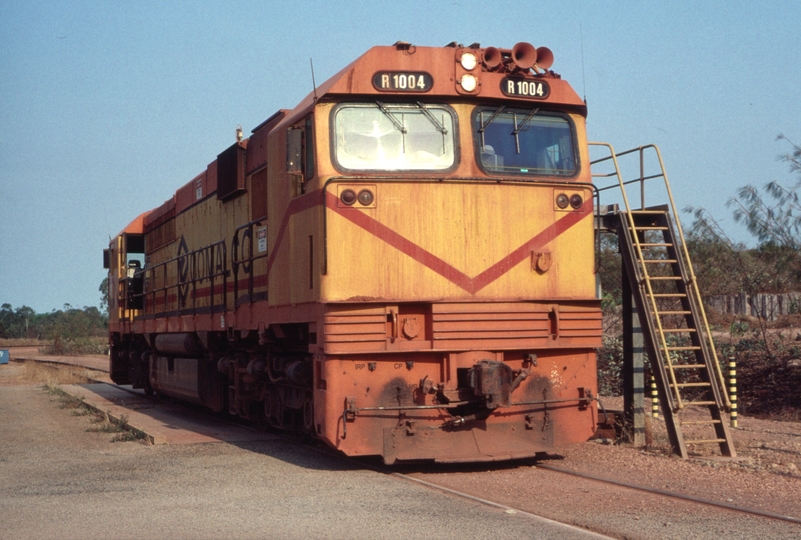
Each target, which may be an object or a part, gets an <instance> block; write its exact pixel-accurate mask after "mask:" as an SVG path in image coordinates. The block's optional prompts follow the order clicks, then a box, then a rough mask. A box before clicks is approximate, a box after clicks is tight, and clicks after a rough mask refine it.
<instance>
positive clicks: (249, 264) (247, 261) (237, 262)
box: [231, 216, 270, 305]
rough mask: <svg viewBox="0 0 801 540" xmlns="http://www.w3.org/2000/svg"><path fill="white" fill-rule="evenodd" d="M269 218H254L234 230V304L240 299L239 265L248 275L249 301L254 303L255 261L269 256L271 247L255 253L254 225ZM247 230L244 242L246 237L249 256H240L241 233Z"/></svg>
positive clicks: (232, 261)
mask: <svg viewBox="0 0 801 540" xmlns="http://www.w3.org/2000/svg"><path fill="white" fill-rule="evenodd" d="M266 220H267V216H262V217H260V218H258V219H254V220H253V221H250V222H248V223H245V224H244V225H240V226H239V227H237V228H236V230H235V231H234V238H233V241H232V243H231V250H232V253H231V266H233V270H234V305H236V302H238V301H239V267H240V266H241V267H242V270H243V272H244V273H245V274H247V275H248V303H250V304H252V303H253V278H254V272H253V262H254V261H257V260H259V259H263V258H265V257H268V256H269V254H270V250H269V249H265V250H264V253H263V254H262V255H255V256H254V254H253V227H254V226H256V225H261V224H262V223H263V222H264V221H266ZM243 231H246V233H245V234H243V235H242V237H243V238H242V242H244V240H245V238H247V241H248V256H247V258H241V259H240V258H238V257H239V248H240V240H239V237H240V233H241V232H243ZM241 247H242V248H243V249H242V255H244V245H242V246H241Z"/></svg>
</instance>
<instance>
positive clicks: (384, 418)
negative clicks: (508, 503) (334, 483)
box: [104, 42, 602, 464]
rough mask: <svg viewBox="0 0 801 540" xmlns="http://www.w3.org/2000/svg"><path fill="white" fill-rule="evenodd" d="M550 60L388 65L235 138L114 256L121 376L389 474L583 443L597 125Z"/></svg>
mask: <svg viewBox="0 0 801 540" xmlns="http://www.w3.org/2000/svg"><path fill="white" fill-rule="evenodd" d="M552 63H553V54H552V53H551V51H550V50H549V49H547V48H546V47H539V48H536V47H534V46H532V45H530V44H528V43H518V44H517V45H515V46H514V47H513V48H511V49H504V48H496V47H481V46H480V45H479V44H473V45H470V46H463V45H460V44H457V43H451V44H449V45H447V46H445V47H422V46H420V47H418V46H415V45H412V44H409V43H404V42H397V43H395V44H394V45H392V46H377V47H373V48H372V49H370V50H368V51H367V52H366V53H365V54H363V55H362V56H361V57H359V58H358V59H356V60H355V61H354V62H352V63H351V64H350V65H348V66H347V67H345V68H344V69H342V70H341V71H340V72H339V73H337V74H336V75H334V76H333V77H331V78H330V79H329V80H327V81H326V82H325V83H323V84H320V85H319V86H317V87H315V88H313V91H312V92H311V93H310V94H309V95H308V96H307V97H306V98H305V99H304V100H303V101H301V102H300V103H299V104H298V105H297V106H296V107H295V108H293V109H291V110H288V109H281V110H279V111H277V112H276V113H275V114H273V115H272V116H270V117H269V118H267V120H265V121H264V122H263V123H262V124H260V125H258V126H256V127H255V128H254V129H253V130H252V133H251V134H250V137H249V138H244V137H243V134H242V132H241V130H237V136H236V141H235V142H234V143H233V144H232V145H231V146H230V147H228V148H225V149H224V150H222V152H221V153H220V154H219V155H217V156H216V159H213V160H212V161H211V163H210V164H209V165H208V166H206V167H205V168H204V169H202V170H201V172H200V174H198V175H197V176H195V177H194V178H192V179H191V180H190V181H189V182H188V183H185V184H184V185H183V186H181V187H179V188H178V189H177V191H175V193H174V194H173V195H172V196H171V197H170V198H169V199H167V201H166V202H165V203H164V204H162V205H161V206H160V207H158V208H155V209H153V210H150V211H147V212H144V213H143V214H141V215H139V216H138V217H137V218H136V219H134V220H133V221H132V222H131V223H130V224H129V225H128V226H127V227H126V228H125V229H124V230H123V231H122V232H121V233H120V234H119V235H117V236H116V237H114V238H113V239H112V241H111V243H110V246H109V248H108V249H107V250H105V251H104V262H105V266H106V268H108V271H109V274H108V276H109V313H110V317H109V342H110V351H111V352H110V363H111V366H110V371H111V377H112V379H113V380H114V381H115V382H116V383H118V384H130V385H133V387H135V388H144V389H145V391H146V392H148V393H157V394H160V395H165V396H170V397H173V398H178V399H181V400H185V401H188V402H193V403H196V404H199V405H202V406H204V407H207V408H209V409H211V410H214V411H223V412H228V413H231V414H233V415H238V416H240V417H244V418H248V419H253V420H254V421H257V422H260V423H263V424H267V425H269V426H273V427H276V428H280V429H284V430H294V431H299V432H302V433H304V434H306V435H308V436H310V437H314V438H317V439H319V440H322V441H324V442H325V443H327V444H328V445H330V446H331V447H333V448H335V449H338V450H339V451H341V452H343V453H344V454H346V455H349V456H367V455H378V456H382V457H383V460H384V461H385V462H386V463H389V464H391V463H396V462H405V461H417V460H429V461H437V462H459V461H489V460H504V459H512V458H520V457H528V456H534V455H536V454H538V453H541V452H547V451H549V450H551V449H553V448H554V447H556V446H559V445H564V444H567V443H573V442H580V441H585V440H587V439H588V438H589V437H590V436H591V435H592V434H593V432H594V431H595V428H596V424H597V420H598V418H597V408H596V400H595V392H596V386H597V384H596V355H595V349H596V348H597V347H599V346H600V344H601V334H602V328H601V309H600V303H599V300H597V298H596V293H595V282H596V281H595V264H594V227H593V187H592V182H591V175H590V166H589V152H588V145H587V139H586V132H585V118H586V105H585V103H584V101H583V100H582V99H581V98H580V97H579V96H578V95H577V93H576V92H575V91H574V90H573V89H572V88H571V87H570V85H569V84H568V83H567V82H566V81H564V80H562V79H561V77H560V76H559V75H558V74H556V73H554V72H553V71H552V70H551V69H550V68H551V66H552ZM177 185H180V182H177Z"/></svg>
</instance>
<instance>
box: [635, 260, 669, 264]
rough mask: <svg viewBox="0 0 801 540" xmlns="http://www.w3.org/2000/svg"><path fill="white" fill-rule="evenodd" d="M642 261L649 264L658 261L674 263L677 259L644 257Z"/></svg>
mask: <svg viewBox="0 0 801 540" xmlns="http://www.w3.org/2000/svg"><path fill="white" fill-rule="evenodd" d="M642 262H644V263H648V264H656V263H670V264H673V263H675V262H676V259H643V260H642Z"/></svg>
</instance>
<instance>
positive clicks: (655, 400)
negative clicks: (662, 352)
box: [651, 375, 659, 418]
mask: <svg viewBox="0 0 801 540" xmlns="http://www.w3.org/2000/svg"><path fill="white" fill-rule="evenodd" d="M651 417H653V418H659V393H658V392H657V391H656V379H654V376H653V375H651Z"/></svg>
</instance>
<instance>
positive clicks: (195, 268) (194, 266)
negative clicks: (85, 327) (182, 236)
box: [133, 240, 228, 316]
mask: <svg viewBox="0 0 801 540" xmlns="http://www.w3.org/2000/svg"><path fill="white" fill-rule="evenodd" d="M218 254H219V255H218ZM201 256H203V257H204V262H205V261H209V263H208V264H207V265H205V266H200V265H199V264H198V259H199V257H201ZM218 263H219V264H218ZM171 264H174V265H175V273H174V276H175V277H176V278H177V279H175V282H174V283H172V284H169V283H170V271H169V267H170V265H171ZM184 265H186V266H184ZM214 269H217V270H214ZM199 270H207V271H199ZM159 273H160V274H161V275H160V276H159ZM184 273H185V275H186V278H185V279H182V278H181V274H184ZM136 277H142V278H143V279H144V286H143V288H142V293H141V294H138V295H134V296H133V298H140V297H141V298H142V299H143V309H142V311H143V312H144V314H145V315H148V314H151V315H153V316H158V315H159V314H160V313H162V312H160V311H158V308H157V305H158V304H157V300H158V299H159V298H163V302H164V310H163V313H164V314H165V315H166V314H167V313H168V309H167V306H168V305H169V294H170V291H171V290H175V294H176V297H177V306H176V307H177V310H176V311H179V312H182V313H183V312H184V311H189V312H190V314H195V313H196V312H197V310H198V306H197V301H198V296H197V286H198V283H202V282H203V281H205V280H209V282H210V283H209V305H208V308H209V309H210V310H214V308H215V307H220V306H222V307H223V309H225V307H226V306H227V305H228V254H227V248H226V245H225V241H224V240H220V241H218V242H215V243H213V244H209V245H208V246H204V247H202V248H199V249H196V250H194V251H191V252H189V253H182V254H179V255H176V256H175V257H173V258H171V259H168V260H166V261H163V262H161V263H159V264H156V265H154V266H150V267H146V268H144V269H143V270H141V271H139V272H137V274H136ZM158 277H161V283H162V286H160V287H156V286H155V284H156V282H157V278H158ZM219 278H222V291H221V294H222V302H220V303H217V302H215V297H216V296H217V293H216V291H215V286H216V285H218V284H219V282H218V281H217V280H218V279H219ZM181 287H189V288H190V289H191V291H192V305H191V307H188V306H186V305H182V303H181ZM187 292H188V291H187Z"/></svg>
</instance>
